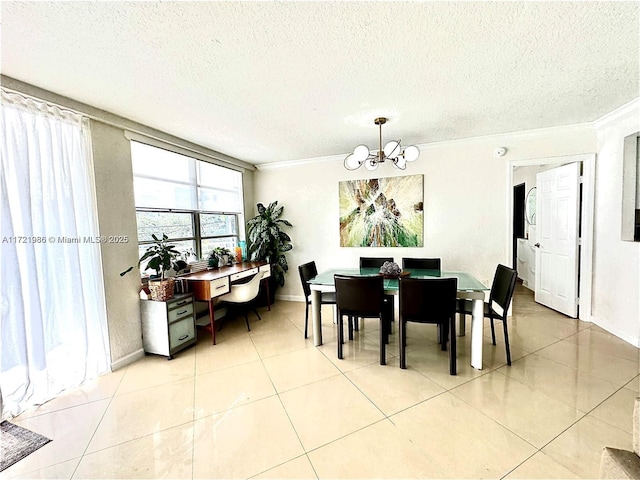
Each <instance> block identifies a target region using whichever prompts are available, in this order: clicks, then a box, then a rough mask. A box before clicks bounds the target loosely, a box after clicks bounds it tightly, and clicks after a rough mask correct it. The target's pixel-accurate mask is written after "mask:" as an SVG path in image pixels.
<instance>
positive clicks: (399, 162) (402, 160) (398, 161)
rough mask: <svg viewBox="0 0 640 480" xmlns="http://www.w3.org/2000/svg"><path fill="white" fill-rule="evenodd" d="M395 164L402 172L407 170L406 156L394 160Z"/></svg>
mask: <svg viewBox="0 0 640 480" xmlns="http://www.w3.org/2000/svg"><path fill="white" fill-rule="evenodd" d="M393 164H394V165H395V166H396V167H398V168H399V169H400V170H404V169H405V168H407V159H406V158H404V155H400V156H399V157H397V158H395V159H394V160H393Z"/></svg>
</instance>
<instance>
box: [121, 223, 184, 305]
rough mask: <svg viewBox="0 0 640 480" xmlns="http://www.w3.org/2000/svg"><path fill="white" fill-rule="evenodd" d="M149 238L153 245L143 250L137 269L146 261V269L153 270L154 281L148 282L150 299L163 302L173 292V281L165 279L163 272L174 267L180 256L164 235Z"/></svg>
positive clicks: (124, 273)
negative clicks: (151, 239) (154, 273)
mask: <svg viewBox="0 0 640 480" xmlns="http://www.w3.org/2000/svg"><path fill="white" fill-rule="evenodd" d="M151 237H152V238H153V244H152V245H150V246H149V247H148V248H147V249H146V250H145V252H144V254H143V255H142V256H141V257H140V260H138V268H140V265H142V263H143V262H144V261H147V265H146V269H147V270H148V269H151V270H155V272H156V279H155V280H153V279H151V280H150V281H149V290H150V291H151V299H152V300H158V301H162V302H163V301H165V300H168V299H170V298H171V297H173V290H174V280H173V278H167V279H165V272H166V271H167V270H169V269H171V268H172V267H174V265H175V263H176V260H177V259H178V258H180V256H181V255H182V254H181V253H180V252H179V251H178V250H176V247H175V245H173V244H172V243H169V237H167V236H166V235H165V234H164V233H163V234H162V238H161V239H160V238H158V237H157V236H156V235H155V234H152V235H151ZM134 268H135V266H132V267H129V268H128V269H127V270H125V271H124V272H121V273H120V276H123V275H126V274H127V273H129V272H130V271H131V270H133V269H134Z"/></svg>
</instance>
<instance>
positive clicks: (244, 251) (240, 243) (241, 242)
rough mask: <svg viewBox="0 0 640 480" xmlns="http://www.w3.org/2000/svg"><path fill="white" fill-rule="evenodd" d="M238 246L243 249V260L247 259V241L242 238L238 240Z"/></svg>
mask: <svg viewBox="0 0 640 480" xmlns="http://www.w3.org/2000/svg"><path fill="white" fill-rule="evenodd" d="M238 246H239V247H240V250H241V251H242V261H245V260H246V259H247V242H245V241H244V240H240V241H239V242H238Z"/></svg>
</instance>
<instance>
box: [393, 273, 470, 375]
mask: <svg viewBox="0 0 640 480" xmlns="http://www.w3.org/2000/svg"><path fill="white" fill-rule="evenodd" d="M398 282H399V285H400V292H399V295H400V326H399V328H400V339H399V340H400V368H407V353H406V348H407V322H418V323H433V324H437V325H438V327H439V328H440V335H439V338H440V348H441V349H442V350H446V349H447V340H449V342H450V347H449V373H450V374H451V375H456V373H457V366H456V322H455V321H456V295H457V293H458V279H457V278H411V277H401V278H400V279H399V280H398Z"/></svg>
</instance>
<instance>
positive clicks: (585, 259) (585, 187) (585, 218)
mask: <svg viewBox="0 0 640 480" xmlns="http://www.w3.org/2000/svg"><path fill="white" fill-rule="evenodd" d="M573 162H582V189H581V190H582V202H581V207H580V209H581V238H580V252H581V254H580V277H579V287H578V292H579V305H580V309H579V315H578V318H579V319H580V320H584V321H590V319H591V291H592V271H593V217H594V203H595V154H582V155H568V156H563V157H548V158H534V159H527V160H512V161H510V162H509V163H508V185H507V192H508V195H509V199H508V203H507V205H508V212H507V213H508V217H507V219H508V220H507V223H508V228H507V252H508V257H507V258H510V259H514V258H516V255H517V245H514V238H518V237H515V231H516V228H519V227H518V226H516V224H515V222H514V215H515V195H516V193H515V188H514V187H515V186H517V185H519V184H520V183H521V182H519V181H517V180H516V181H515V182H514V171H515V169H516V168H518V167H523V166H539V168H540V170H543V169H546V168H547V167H553V166H560V165H564V164H567V163H573ZM525 230H526V225H525ZM525 235H526V232H525ZM515 265H517V261H516V263H515Z"/></svg>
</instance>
